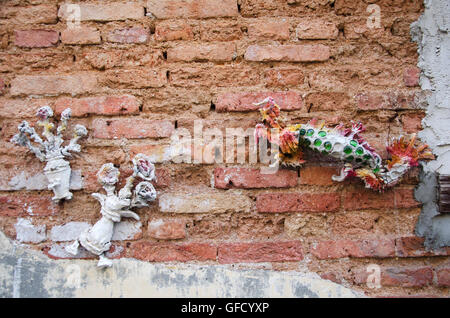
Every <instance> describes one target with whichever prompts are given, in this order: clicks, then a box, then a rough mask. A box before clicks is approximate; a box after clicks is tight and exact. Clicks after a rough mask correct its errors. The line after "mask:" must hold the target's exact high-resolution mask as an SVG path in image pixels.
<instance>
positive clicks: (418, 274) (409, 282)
mask: <svg viewBox="0 0 450 318" xmlns="http://www.w3.org/2000/svg"><path fill="white" fill-rule="evenodd" d="M368 275H369V273H367V272H366V271H359V272H357V273H355V277H354V278H353V281H354V282H355V283H356V284H366V283H367V278H368ZM380 278H381V279H380V285H381V287H392V286H398V287H424V286H429V285H431V284H432V282H433V270H432V268H431V267H428V266H427V267H411V268H408V267H407V268H405V267H387V268H382V269H381V277H380Z"/></svg>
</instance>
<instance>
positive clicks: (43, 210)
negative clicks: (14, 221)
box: [0, 194, 59, 217]
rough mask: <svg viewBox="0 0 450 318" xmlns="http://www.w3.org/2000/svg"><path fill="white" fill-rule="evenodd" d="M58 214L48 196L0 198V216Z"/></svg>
mask: <svg viewBox="0 0 450 318" xmlns="http://www.w3.org/2000/svg"><path fill="white" fill-rule="evenodd" d="M58 212H59V206H58V205H57V204H54V203H53V202H52V200H51V196H50V195H37V194H21V195H20V196H12V195H2V196H0V216H13V217H18V216H33V215H36V216H48V215H55V214H57V213H58Z"/></svg>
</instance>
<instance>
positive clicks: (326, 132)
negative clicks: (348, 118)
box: [255, 97, 434, 191]
mask: <svg viewBox="0 0 450 318" xmlns="http://www.w3.org/2000/svg"><path fill="white" fill-rule="evenodd" d="M255 105H263V106H262V108H261V109H260V112H261V115H262V119H263V122H262V123H260V124H257V125H256V129H255V139H256V141H258V140H260V139H261V138H265V139H267V140H268V141H269V142H270V143H277V145H278V153H276V154H275V156H276V160H277V161H276V162H275V163H276V164H277V163H281V164H282V165H292V166H298V165H300V164H302V163H304V162H305V160H303V151H302V150H303V149H311V150H314V151H317V152H320V153H321V154H322V155H324V156H331V157H333V158H336V159H339V160H341V161H343V162H345V164H344V167H343V168H342V169H341V173H340V175H339V176H333V177H332V179H333V180H334V181H339V182H340V181H344V180H345V179H347V178H350V177H357V178H360V179H361V180H362V181H363V182H364V183H365V186H366V188H370V189H373V190H377V191H382V190H384V189H386V188H388V187H392V186H394V185H396V184H397V183H398V182H400V181H401V179H402V177H403V176H404V175H405V174H406V173H407V172H408V171H409V170H410V169H411V168H412V167H414V166H417V165H418V162H419V160H423V159H434V156H433V154H432V153H431V151H430V150H429V148H428V146H427V145H424V144H421V143H418V142H417V144H416V139H415V135H413V136H412V138H411V139H410V140H406V139H405V138H404V137H400V138H399V139H396V140H393V141H392V143H391V144H390V145H389V146H387V151H388V153H389V154H390V155H391V160H388V161H387V162H385V163H383V162H382V159H381V157H380V155H379V154H377V153H376V151H375V149H374V148H372V147H371V146H370V145H369V144H368V143H367V141H365V140H364V139H363V138H362V137H361V136H360V133H361V132H363V131H364V127H363V126H362V124H361V123H353V125H352V127H351V128H345V127H344V126H343V125H342V124H340V125H338V126H336V127H334V128H328V127H326V126H325V121H317V120H316V119H313V120H311V121H309V122H308V123H306V124H296V125H286V124H285V123H284V122H283V120H282V119H281V118H280V108H279V106H278V105H277V104H276V103H275V101H274V99H273V98H272V97H268V98H266V99H265V100H263V101H262V102H260V103H257V104H255ZM273 132H276V133H278V135H279V138H274V136H272V133H273Z"/></svg>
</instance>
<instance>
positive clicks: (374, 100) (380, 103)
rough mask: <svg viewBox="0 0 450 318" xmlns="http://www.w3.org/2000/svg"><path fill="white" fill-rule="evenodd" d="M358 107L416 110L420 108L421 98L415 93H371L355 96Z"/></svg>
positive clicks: (366, 108)
mask: <svg viewBox="0 0 450 318" xmlns="http://www.w3.org/2000/svg"><path fill="white" fill-rule="evenodd" d="M355 100H356V105H357V107H358V108H359V109H362V110H376V109H416V108H419V107H420V96H418V95H417V94H416V93H414V92H371V93H359V94H357V95H356V96H355Z"/></svg>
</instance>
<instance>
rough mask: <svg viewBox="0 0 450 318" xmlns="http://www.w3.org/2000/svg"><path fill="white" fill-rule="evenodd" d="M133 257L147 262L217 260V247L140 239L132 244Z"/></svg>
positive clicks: (206, 244)
mask: <svg viewBox="0 0 450 318" xmlns="http://www.w3.org/2000/svg"><path fill="white" fill-rule="evenodd" d="M130 250H131V255H132V257H134V258H136V259H140V260H144V261H147V262H189V261H209V260H212V261H215V260H216V254H217V247H216V246H214V245H212V244H208V243H185V244H174V243H154V242H147V241H140V242H136V243H132V244H131V246H130Z"/></svg>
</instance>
